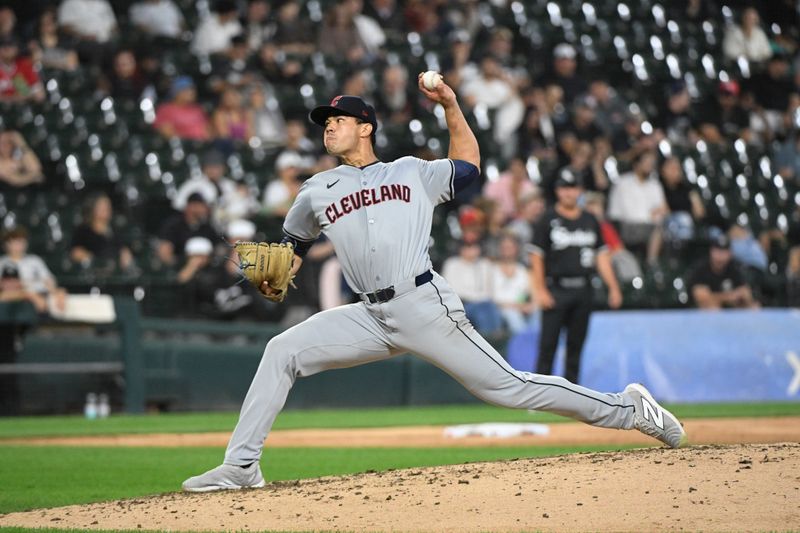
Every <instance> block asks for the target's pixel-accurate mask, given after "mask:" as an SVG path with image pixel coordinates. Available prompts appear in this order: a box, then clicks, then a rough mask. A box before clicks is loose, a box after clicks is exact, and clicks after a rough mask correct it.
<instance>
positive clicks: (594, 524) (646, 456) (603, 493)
mask: <svg viewBox="0 0 800 533" xmlns="http://www.w3.org/2000/svg"><path fill="white" fill-rule="evenodd" d="M12 525H14V526H24V527H59V528H79V529H132V530H136V529H142V530H172V531H201V530H228V531H230V530H243V531H264V530H278V531H358V532H361V531H407V532H421V531H431V532H434V531H435V532H459V533H460V532H472V531H476V532H477V531H492V532H499V531H502V532H518V531H587V530H591V531H677V530H690V531H701V530H702V531H784V530H792V529H793V530H796V529H798V528H800V444H797V443H791V444H788V443H785V444H749V445H728V446H695V447H690V448H686V449H682V450H668V449H664V448H648V449H640V450H630V451H623V452H608V453H587V454H575V455H567V456H561V457H554V458H545V459H541V458H537V459H520V460H515V461H499V462H489V463H474V464H468V465H457V466H439V467H433V468H421V469H410V470H398V471H390V472H383V473H365V474H358V475H353V476H344V477H329V478H321V479H314V480H302V481H296V482H290V483H287V482H282V483H271V484H269V485H267V487H266V488H265V489H257V490H248V491H240V492H226V493H214V494H191V495H190V494H180V493H171V494H165V495H161V496H154V497H150V498H139V499H133V500H122V501H114V502H106V503H98V504H90V505H81V506H70V507H62V508H57V509H49V510H37V511H31V512H26V513H13V514H9V515H5V516H0V526H12Z"/></svg>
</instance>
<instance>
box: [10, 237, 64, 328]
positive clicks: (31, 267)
mask: <svg viewBox="0 0 800 533" xmlns="http://www.w3.org/2000/svg"><path fill="white" fill-rule="evenodd" d="M3 248H4V250H5V252H6V255H4V256H2V257H0V302H14V301H28V302H30V303H31V304H32V305H33V306H34V307H35V308H36V310H37V311H38V312H40V313H45V312H47V310H48V305H49V304H50V303H52V305H54V306H55V307H56V308H57V309H64V305H65V302H66V296H67V293H66V291H64V290H63V289H60V288H59V287H58V285H57V284H56V278H55V276H53V273H52V272H50V269H49V268H47V265H46V264H45V262H44V261H43V260H42V258H41V257H39V256H37V255H33V254H29V253H28V231H27V230H26V229H25V228H23V227H22V226H17V227H15V228H12V229H9V230H7V231H6V232H5V233H4V235H3Z"/></svg>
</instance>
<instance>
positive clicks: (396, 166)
mask: <svg viewBox="0 0 800 533" xmlns="http://www.w3.org/2000/svg"><path fill="white" fill-rule="evenodd" d="M454 171H455V170H454V166H453V162H452V161H450V160H449V159H440V160H437V161H423V160H422V159H417V158H414V157H403V158H401V159H398V160H397V161H394V162H392V163H383V162H380V161H376V162H375V163H372V164H371V165H367V166H366V167H364V168H356V167H352V166H348V165H341V166H339V167H336V168H334V169H332V170H327V171H325V172H320V173H319V174H316V175H315V176H313V177H312V178H311V179H309V180H308V181H306V182H305V183H304V184H303V186H302V188H301V189H300V193H299V194H298V196H297V199H296V200H295V202H294V204H293V205H292V208H291V209H290V210H289V213H288V215H287V216H286V221H285V222H284V225H283V230H284V231H285V232H286V233H287V234H288V235H290V236H292V237H294V238H296V239H299V240H302V241H314V240H316V238H317V237H318V236H319V233H320V231H322V232H324V233H325V235H326V236H327V237H328V238H329V239H330V240H331V242H332V243H333V246H334V248H335V249H336V256H337V257H338V258H339V261H340V262H341V264H342V271H343V272H344V276H345V279H346V280H347V283H348V284H349V285H350V287H351V288H352V289H353V290H354V291H356V292H358V293H365V292H373V291H375V290H378V289H382V288H384V287H389V286H392V285H394V284H396V283H399V282H401V281H403V280H407V279H411V278H413V277H414V276H416V275H417V274H419V273H421V272H425V271H426V270H430V268H431V260H430V258H429V256H428V241H429V237H430V234H431V221H432V220H433V218H432V217H433V208H434V207H436V206H437V205H438V204H440V203H442V202H445V201H447V200H450V199H452V198H453V174H454Z"/></svg>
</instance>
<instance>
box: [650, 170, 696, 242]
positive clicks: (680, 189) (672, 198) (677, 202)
mask: <svg viewBox="0 0 800 533" xmlns="http://www.w3.org/2000/svg"><path fill="white" fill-rule="evenodd" d="M659 175H660V177H661V186H662V187H663V189H664V197H665V199H666V202H667V207H668V208H669V214H668V215H667V217H666V219H665V224H664V230H665V236H666V238H667V240H670V241H677V242H682V241H688V240H690V239H691V238H692V237H694V226H695V223H698V222H700V221H702V220H703V219H704V218H705V216H706V208H705V206H704V205H703V200H702V199H701V198H700V194H699V193H698V192H697V191H696V190H695V189H693V188H692V186H691V185H690V184H689V182H688V181H686V178H685V177H684V175H683V169H682V168H681V162H680V160H679V159H678V158H677V157H674V156H673V157H667V158H666V159H664V161H662V162H661V169H660V172H659Z"/></svg>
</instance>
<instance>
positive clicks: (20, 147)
mask: <svg viewBox="0 0 800 533" xmlns="http://www.w3.org/2000/svg"><path fill="white" fill-rule="evenodd" d="M43 181H44V175H43V174H42V165H41V163H39V158H38V157H36V154H35V153H34V152H33V150H31V149H30V147H29V146H28V144H27V143H26V142H25V138H24V137H23V136H22V135H21V134H20V133H19V132H17V131H11V130H9V131H3V132H0V182H2V183H6V184H8V185H11V186H12V187H25V186H27V185H31V184H34V183H42V182H43Z"/></svg>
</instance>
